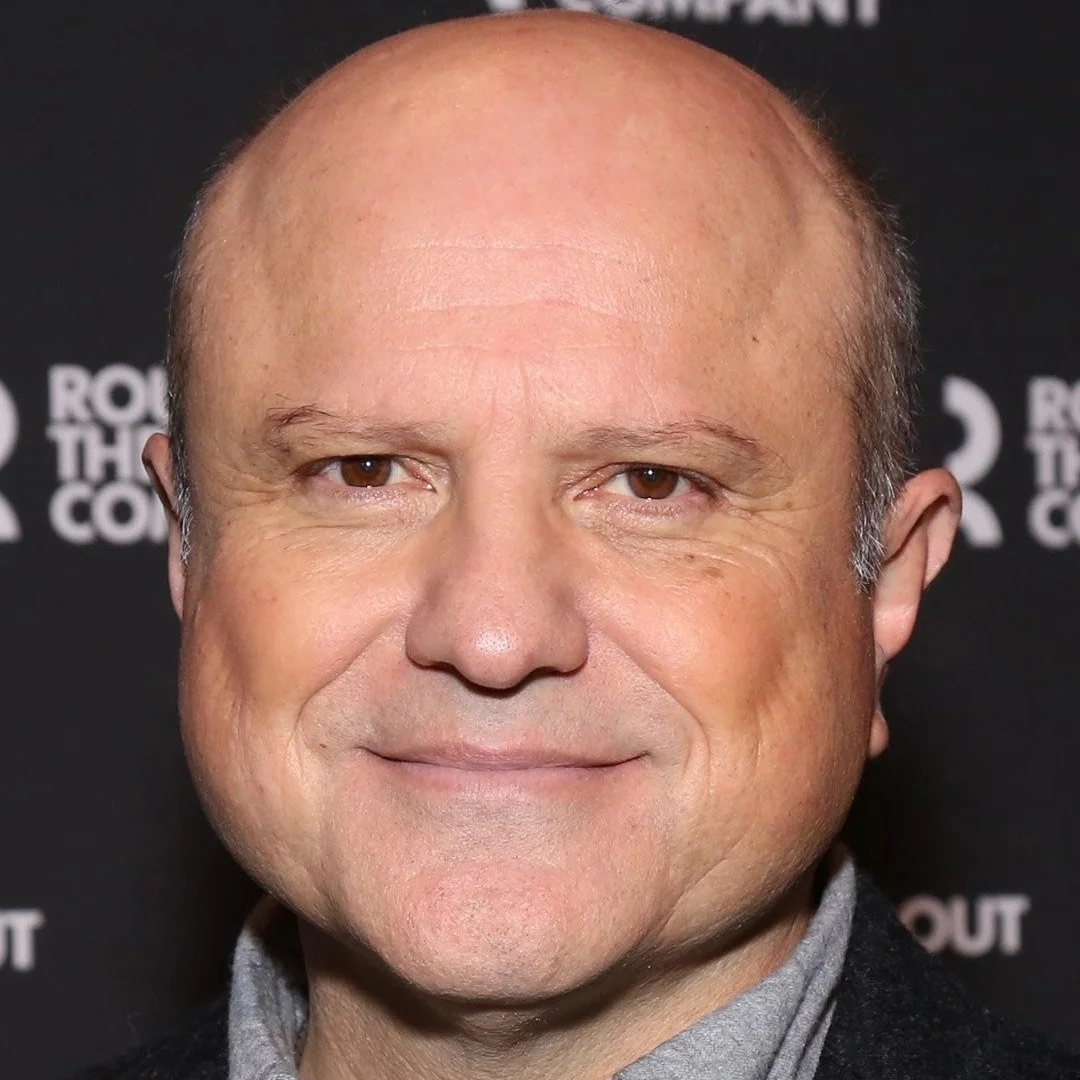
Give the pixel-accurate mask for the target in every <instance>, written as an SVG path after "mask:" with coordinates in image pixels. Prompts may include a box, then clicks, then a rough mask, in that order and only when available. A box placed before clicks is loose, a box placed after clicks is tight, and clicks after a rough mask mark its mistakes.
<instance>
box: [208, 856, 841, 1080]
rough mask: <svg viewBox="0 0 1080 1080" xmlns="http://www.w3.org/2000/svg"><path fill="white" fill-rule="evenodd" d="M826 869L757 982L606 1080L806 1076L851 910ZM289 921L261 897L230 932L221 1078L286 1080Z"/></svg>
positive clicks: (302, 1001)
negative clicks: (803, 919)
mask: <svg viewBox="0 0 1080 1080" xmlns="http://www.w3.org/2000/svg"><path fill="white" fill-rule="evenodd" d="M828 862H829V864H830V865H831V866H832V867H833V870H832V873H831V875H830V877H829V880H828V883H827V884H826V886H825V890H824V892H823V893H822V896H821V902H820V903H819V904H818V909H817V911H816V912H815V913H814V917H813V918H812V919H811V920H810V924H809V926H808V927H807V931H806V934H805V935H804V937H803V939H802V941H801V942H800V943H799V944H798V946H797V947H796V949H795V951H794V952H793V953H792V954H791V956H789V957H788V959H787V961H786V962H785V963H784V964H783V965H782V966H781V967H779V968H777V970H776V971H774V972H773V973H772V974H771V975H769V976H768V977H767V978H766V979H764V980H762V981H761V982H760V983H758V985H757V986H755V987H753V988H752V989H750V990H748V991H747V992H746V993H745V994H743V995H742V996H740V997H738V998H736V999H735V1000H734V1001H731V1002H729V1003H728V1004H727V1005H725V1006H723V1008H720V1009H717V1010H716V1012H714V1013H710V1014H709V1015H708V1016H706V1017H704V1018H703V1019H701V1020H699V1021H698V1022H697V1023H696V1024H693V1025H692V1026H691V1027H688V1028H687V1029H686V1030H685V1031H682V1032H680V1033H679V1034H678V1035H676V1036H675V1037H674V1038H672V1039H669V1040H668V1041H667V1042H666V1043H663V1044H661V1045H660V1046H658V1047H657V1048H656V1049H655V1050H653V1051H651V1052H650V1053H648V1054H646V1055H645V1057H643V1058H639V1059H638V1060H637V1061H635V1062H634V1063H633V1064H631V1065H628V1066H627V1067H626V1068H625V1069H622V1070H621V1071H620V1072H619V1073H618V1074H617V1075H616V1077H614V1078H613V1080H714V1078H715V1077H717V1076H723V1077H724V1078H725V1080H811V1078H812V1077H813V1075H814V1072H815V1070H816V1069H817V1063H818V1058H819V1057H820V1056H821V1048H822V1045H823V1044H824V1042H825V1034H826V1032H827V1031H828V1027H829V1022H830V1020H831V1019H832V1012H833V1002H834V997H835V992H836V985H837V983H838V982H839V980H840V971H841V969H842V968H843V965H844V957H845V955H846V953H847V944H848V937H849V936H850V933H851V918H852V914H853V913H854V910H855V869H854V866H853V865H852V862H851V859H850V857H848V856H844V855H841V856H839V857H837V858H835V859H829V860H828ZM295 929H296V928H295V918H294V917H293V916H292V915H291V914H290V913H289V912H287V911H286V910H285V909H284V908H283V907H281V906H280V905H279V904H277V903H276V902H274V901H273V900H270V899H266V900H263V901H262V902H261V903H260V904H259V905H258V906H257V907H256V908H255V910H254V912H253V913H252V915H251V917H250V918H249V919H248V921H247V923H246V924H245V926H244V929H243V931H242V932H241V934H240V940H239V941H238V942H237V945H236V951H235V953H234V956H233V981H232V992H231V996H230V1001H229V1080H296V1074H297V1069H298V1063H297V1050H298V1047H299V1045H300V1039H301V1036H302V1033H303V1029H304V1024H305V1022H306V1020H307V995H306V992H305V987H304V982H303V975H302V972H301V971H300V968H299V964H298V956H297V951H296V932H295Z"/></svg>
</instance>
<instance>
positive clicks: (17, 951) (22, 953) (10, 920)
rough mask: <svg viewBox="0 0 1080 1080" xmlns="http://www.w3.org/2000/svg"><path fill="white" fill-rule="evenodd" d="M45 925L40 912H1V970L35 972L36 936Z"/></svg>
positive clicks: (43, 917)
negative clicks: (6, 968) (7, 968)
mask: <svg viewBox="0 0 1080 1080" xmlns="http://www.w3.org/2000/svg"><path fill="white" fill-rule="evenodd" d="M44 925H45V916H44V914H42V912H40V911H0V970H2V969H3V968H5V967H9V968H11V970H12V971H33V970H34V963H35V961H36V959H37V957H36V950H35V948H34V946H35V945H36V941H35V939H34V935H35V934H36V933H37V931H38V930H40V929H41V928H42V927H43V926H44Z"/></svg>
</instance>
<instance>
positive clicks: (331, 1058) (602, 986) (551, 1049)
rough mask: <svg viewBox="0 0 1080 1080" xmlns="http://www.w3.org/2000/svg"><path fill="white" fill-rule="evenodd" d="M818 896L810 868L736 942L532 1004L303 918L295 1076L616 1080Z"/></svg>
mask: <svg viewBox="0 0 1080 1080" xmlns="http://www.w3.org/2000/svg"><path fill="white" fill-rule="evenodd" d="M812 902H813V901H812V888H811V876H810V875H807V876H806V877H805V878H804V879H802V880H800V881H799V882H798V883H797V884H796V886H795V887H794V888H793V889H792V890H791V891H790V892H789V893H788V894H787V895H786V896H785V897H784V899H783V900H782V901H781V902H780V903H779V904H778V905H776V907H775V908H774V909H773V910H772V911H770V912H769V913H768V915H767V917H766V918H764V919H763V920H760V921H759V923H758V924H757V925H756V926H755V927H754V928H753V929H752V930H751V931H750V932H748V933H746V934H744V936H743V937H742V938H741V939H740V940H738V941H735V942H727V943H725V944H724V946H723V947H715V946H714V947H713V949H712V950H711V951H709V952H707V953H697V954H694V955H684V956H681V957H679V958H677V959H674V960H672V959H669V960H667V961H661V959H660V958H659V957H657V956H654V955H649V956H648V957H644V956H643V957H641V958H638V960H637V961H635V962H633V963H628V964H626V965H625V966H621V967H620V968H619V970H617V971H611V972H608V973H606V974H605V975H603V976H601V977H599V978H597V979H596V980H594V981H593V982H592V983H591V984H590V985H589V986H587V987H583V988H581V989H580V990H578V991H576V992H575V993H573V994H570V995H565V996H563V997H562V998H560V999H559V1000H556V1001H546V1002H542V1003H530V1004H529V1005H527V1006H526V1005H522V1006H494V1005H491V1004H488V1003H478V1002H462V1001H452V1000H447V999H444V998H435V997H433V996H431V995H427V994H425V993H424V992H423V991H422V990H421V989H419V988H417V987H415V986H410V985H407V984H405V983H404V982H403V981H402V980H400V979H398V978H396V977H395V975H394V974H393V973H392V972H390V971H389V970H387V969H385V968H384V967H382V966H381V965H380V964H379V963H378V961H377V960H374V959H372V958H370V957H366V958H362V957H358V956H357V954H356V951H355V949H349V948H347V947H346V946H343V945H342V944H341V943H339V942H338V941H336V940H335V939H333V938H331V937H329V936H327V935H325V934H323V933H322V932H321V931H319V930H317V929H316V928H314V927H312V926H310V925H306V924H304V923H301V940H302V943H303V949H304V962H305V966H306V968H307V973H308V985H309V1020H308V1027H307V1033H306V1037H305V1042H304V1049H303V1056H302V1060H301V1064H300V1080H401V1078H404V1077H411V1076H424V1077H428V1078H430V1080H504V1078H505V1077H507V1076H513V1077H515V1078H516V1080H552V1078H556V1077H558V1078H562V1077H565V1076H574V1077H579V1078H581V1080H601V1078H610V1077H611V1076H612V1075H613V1074H614V1073H616V1072H618V1070H619V1069H621V1068H623V1067H624V1066H626V1065H628V1064H630V1063H631V1062H632V1061H636V1060H637V1059H638V1058H640V1057H642V1056H644V1055H645V1054H647V1053H648V1052H649V1051H650V1050H652V1049H654V1048H655V1047H656V1046H659V1045H660V1044H661V1043H663V1042H665V1041H667V1040H668V1039H669V1038H671V1037H672V1036H673V1035H676V1034H678V1033H679V1032H680V1031H683V1030H685V1029H686V1028H688V1027H690V1026H691V1025H692V1024H694V1023H695V1022H696V1021H697V1020H699V1019H701V1018H702V1017H704V1016H707V1015H708V1014H709V1013H711V1012H714V1011H715V1010H716V1009H719V1008H721V1007H722V1006H724V1005H726V1004H727V1003H728V1002H729V1001H732V1000H733V999H734V998H736V997H738V996H739V995H740V994H742V993H744V992H745V991H746V990H748V989H750V987H752V986H754V985H756V984H757V983H758V982H760V981H761V980H762V979H764V978H765V977H766V976H767V975H769V974H770V973H771V972H772V971H774V970H775V969H776V968H778V967H780V966H781V965H782V964H783V963H784V961H785V960H786V959H787V958H788V957H789V956H790V955H791V952H792V951H793V950H794V948H795V947H796V945H797V944H798V943H799V941H800V940H801V938H802V936H803V934H804V932H805V930H806V926H807V923H808V921H809V918H810V915H811V911H812Z"/></svg>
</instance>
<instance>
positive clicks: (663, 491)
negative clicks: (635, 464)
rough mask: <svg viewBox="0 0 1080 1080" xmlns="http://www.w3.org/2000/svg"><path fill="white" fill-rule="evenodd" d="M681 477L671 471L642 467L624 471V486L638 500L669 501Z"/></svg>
mask: <svg viewBox="0 0 1080 1080" xmlns="http://www.w3.org/2000/svg"><path fill="white" fill-rule="evenodd" d="M681 480H682V477H681V476H680V475H679V474H678V473H677V472H672V470H671V469H657V468H655V467H653V466H643V467H642V468H638V469H627V470H626V486H627V487H628V488H629V489H630V492H631V494H633V495H635V496H636V497H637V498H639V499H669V498H671V496H672V495H674V494H675V492H676V491H677V490H678V487H679V482H680V481H681Z"/></svg>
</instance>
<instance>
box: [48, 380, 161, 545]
mask: <svg viewBox="0 0 1080 1080" xmlns="http://www.w3.org/2000/svg"><path fill="white" fill-rule="evenodd" d="M49 421H50V423H49V426H48V428H47V429H46V433H47V434H48V437H49V438H50V439H51V440H52V442H53V443H55V444H56V480H57V484H58V486H57V488H56V490H55V491H54V492H53V496H52V499H51V500H50V502H49V521H50V522H51V523H52V527H53V529H55V530H56V534H57V535H58V536H59V537H61V538H62V539H64V540H66V541H67V542H68V543H70V544H91V543H93V542H94V541H96V540H100V541H104V542H105V543H108V544H134V543H135V542H136V541H139V540H151V541H154V542H158V543H160V542H161V541H162V540H164V539H165V537H166V535H167V533H168V526H167V525H166V521H165V514H164V512H163V511H162V509H161V506H160V505H159V503H158V500H157V498H156V497H155V496H154V493H153V489H152V488H151V487H150V481H149V479H148V478H147V475H146V471H145V470H144V469H143V466H142V461H141V460H140V455H141V453H142V448H143V445H144V443H145V442H146V440H147V439H148V438H149V437H150V435H151V434H152V433H153V432H155V431H160V430H162V428H163V426H164V424H165V372H164V370H163V369H162V368H160V367H152V368H149V369H148V370H146V371H140V370H139V369H138V368H134V367H130V366H129V365H127V364H110V365H109V366H108V367H104V368H102V369H101V370H100V371H96V372H92V371H89V370H87V369H86V368H84V367H78V366H77V365H75V364H56V365H54V366H53V367H51V368H49Z"/></svg>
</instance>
